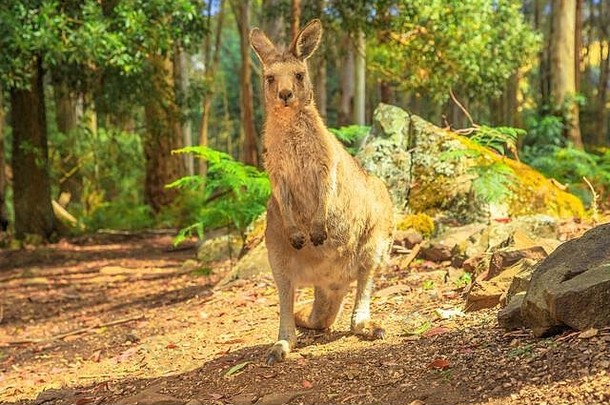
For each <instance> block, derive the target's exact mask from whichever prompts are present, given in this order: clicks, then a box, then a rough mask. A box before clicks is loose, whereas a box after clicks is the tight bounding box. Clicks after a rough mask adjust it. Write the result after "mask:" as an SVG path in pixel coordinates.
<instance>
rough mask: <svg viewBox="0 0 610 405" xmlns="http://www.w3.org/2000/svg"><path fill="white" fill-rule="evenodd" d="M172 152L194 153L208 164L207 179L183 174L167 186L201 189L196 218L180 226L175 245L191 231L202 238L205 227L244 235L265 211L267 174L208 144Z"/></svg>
mask: <svg viewBox="0 0 610 405" xmlns="http://www.w3.org/2000/svg"><path fill="white" fill-rule="evenodd" d="M174 153H193V154H194V155H195V156H196V157H197V158H200V159H203V160H205V161H206V162H207V163H208V175H207V178H206V179H203V178H201V177H200V176H186V177H183V178H181V179H178V180H176V181H174V182H173V183H171V184H169V185H167V187H171V188H180V189H187V190H200V189H201V188H202V187H203V188H204V189H203V191H202V192H203V198H202V202H201V206H200V207H199V208H198V212H197V215H196V217H197V221H196V222H195V223H194V224H191V225H189V226H187V227H185V228H183V229H181V230H180V232H179V234H178V236H177V237H176V239H175V241H174V243H176V244H178V243H180V242H182V241H184V240H185V239H186V238H187V237H190V236H192V235H193V234H196V235H197V236H198V237H199V238H202V237H203V235H204V231H205V230H206V229H214V228H220V227H227V226H228V227H231V228H233V229H236V230H237V231H238V232H240V233H241V234H242V236H243V234H244V233H245V230H246V228H247V226H248V225H249V224H250V223H251V222H252V221H253V220H254V219H255V218H256V217H258V216H259V215H260V214H261V213H262V212H264V211H265V208H266V203H267V200H268V199H269V195H270V194H271V186H270V184H269V179H268V177H267V175H266V174H265V173H264V172H261V171H259V170H258V169H256V168H255V167H252V166H247V165H244V164H243V163H241V162H238V161H236V160H234V159H233V158H232V157H231V156H230V155H228V154H226V153H224V152H220V151H217V150H214V149H211V148H208V147H202V146H191V147H187V148H182V149H179V150H176V151H174Z"/></svg>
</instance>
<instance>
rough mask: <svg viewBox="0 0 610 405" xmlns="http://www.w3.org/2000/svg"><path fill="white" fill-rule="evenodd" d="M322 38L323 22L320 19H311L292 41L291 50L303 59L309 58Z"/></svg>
mask: <svg viewBox="0 0 610 405" xmlns="http://www.w3.org/2000/svg"><path fill="white" fill-rule="evenodd" d="M321 38H322V23H321V22H320V20H318V19H315V20H311V21H310V22H309V23H308V24H307V25H306V26H305V27H303V29H301V31H300V32H299V33H298V35H297V36H296V38H295V39H294V40H293V41H292V45H291V46H290V51H291V52H292V53H293V55H294V56H296V57H297V58H299V59H301V60H305V59H307V58H309V57H310V56H311V55H312V54H313V53H314V51H315V50H316V49H317V48H318V45H319V44H320V39H321Z"/></svg>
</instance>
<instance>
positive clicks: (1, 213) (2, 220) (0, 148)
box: [0, 86, 8, 232]
mask: <svg viewBox="0 0 610 405" xmlns="http://www.w3.org/2000/svg"><path fill="white" fill-rule="evenodd" d="M5 116H6V114H5V112H4V97H3V93H2V86H0V232H6V229H7V228H8V214H7V212H6V183H7V182H6V170H5V166H6V165H5V162H4V118H5Z"/></svg>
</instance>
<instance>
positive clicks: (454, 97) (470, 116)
mask: <svg viewBox="0 0 610 405" xmlns="http://www.w3.org/2000/svg"><path fill="white" fill-rule="evenodd" d="M449 96H451V99H452V100H453V102H454V103H455V104H457V106H458V107H459V108H460V110H462V112H463V113H464V115H465V116H466V118H468V121H470V124H471V125H472V127H473V128H478V127H479V126H478V125H477V124H475V123H474V120H473V119H472V115H470V113H469V112H468V110H467V109H466V107H464V106H463V105H462V103H460V101H459V100H458V99H457V97H456V96H455V94H453V89H449Z"/></svg>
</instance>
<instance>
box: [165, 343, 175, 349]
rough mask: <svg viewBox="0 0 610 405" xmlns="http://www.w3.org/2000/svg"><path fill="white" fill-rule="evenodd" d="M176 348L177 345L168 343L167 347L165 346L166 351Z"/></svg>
mask: <svg viewBox="0 0 610 405" xmlns="http://www.w3.org/2000/svg"><path fill="white" fill-rule="evenodd" d="M177 347H178V345H177V344H175V343H168V344H167V346H165V348H166V349H175V348H177Z"/></svg>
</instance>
